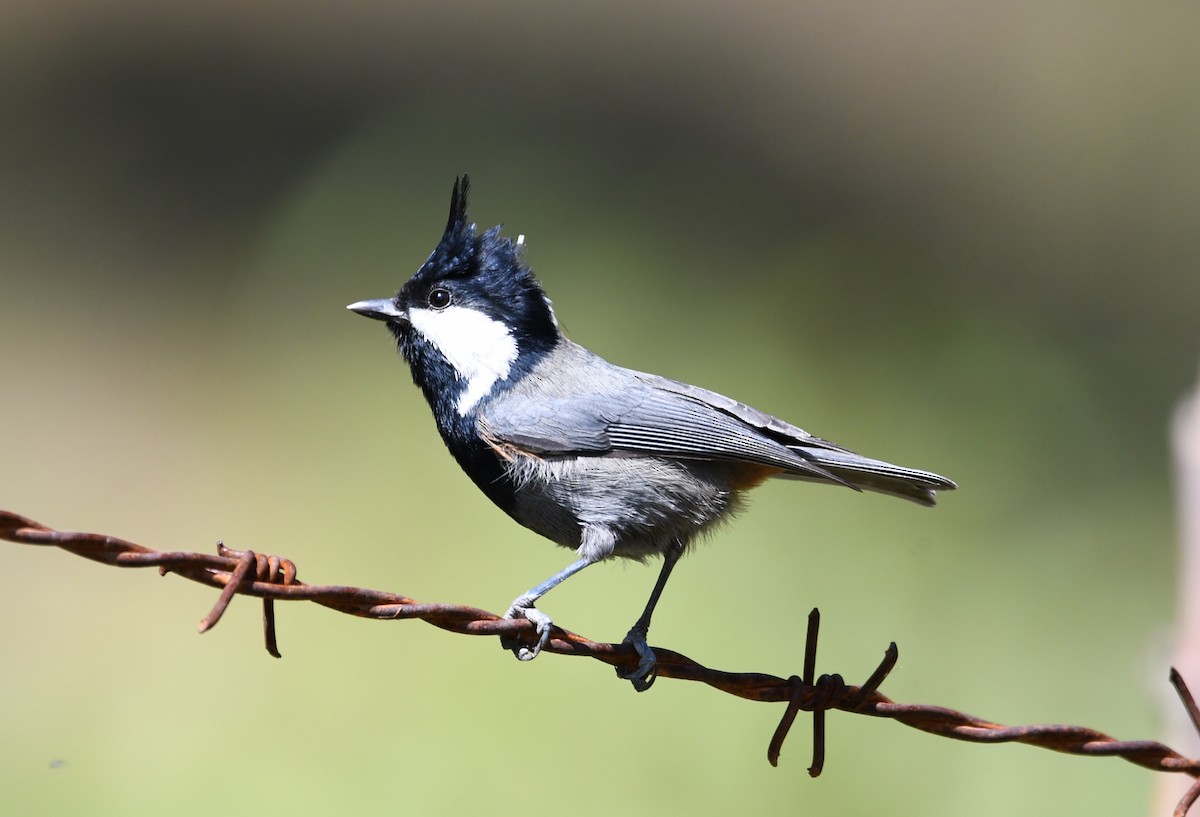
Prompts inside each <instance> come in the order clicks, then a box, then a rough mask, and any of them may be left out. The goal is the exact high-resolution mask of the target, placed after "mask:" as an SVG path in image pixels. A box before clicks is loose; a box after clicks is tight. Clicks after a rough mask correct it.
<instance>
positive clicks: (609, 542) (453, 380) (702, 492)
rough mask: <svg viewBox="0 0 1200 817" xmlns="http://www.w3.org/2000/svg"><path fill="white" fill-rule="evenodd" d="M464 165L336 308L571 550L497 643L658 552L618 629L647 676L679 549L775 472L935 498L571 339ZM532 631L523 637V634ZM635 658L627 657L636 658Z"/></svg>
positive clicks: (491, 484)
mask: <svg viewBox="0 0 1200 817" xmlns="http://www.w3.org/2000/svg"><path fill="white" fill-rule="evenodd" d="M469 189H470V178H469V177H468V176H467V175H466V174H464V175H463V176H461V177H460V178H456V179H455V181H454V187H453V189H452V191H451V195H450V215H449V218H448V219H447V222H446V228H445V231H444V233H443V234H442V237H441V240H440V241H439V242H438V244H437V246H436V247H435V248H434V250H433V252H432V253H431V254H430V255H429V257H428V259H427V260H426V261H425V262H424V263H423V264H422V265H421V266H420V267H419V268H418V269H417V271H416V272H415V273H414V274H413V275H412V277H411V278H410V279H409V280H408V281H407V282H406V283H405V284H404V285H403V286H401V287H400V289H399V291H398V292H397V293H396V294H395V295H394V296H392V297H390V298H381V299H374V300H364V301H358V302H356V303H352V304H350V305H349V306H348V307H347V309H349V310H351V311H352V312H355V313H357V314H359V315H362V316H365V317H368V318H373V319H375V320H379V321H382V322H383V323H384V324H386V326H387V328H388V330H389V331H390V332H391V334H392V336H393V337H394V339H395V341H396V343H397V345H398V347H399V351H400V353H401V354H402V356H403V357H404V359H405V360H406V361H407V363H408V366H409V369H410V371H411V374H412V379H413V382H414V383H415V384H416V386H417V387H418V388H419V389H420V390H421V392H423V394H424V396H425V399H426V401H427V402H428V403H429V406H430V408H431V409H432V412H433V418H434V421H435V423H436V425H437V430H438V432H439V433H440V434H441V437H442V440H443V442H444V443H445V445H446V447H447V448H448V449H449V451H450V453H451V454H452V455H453V457H454V459H455V460H456V461H457V462H458V464H459V465H460V466H461V467H462V470H463V471H465V472H466V474H467V476H468V477H470V479H471V481H472V482H474V483H475V485H476V486H477V487H478V488H479V490H480V491H482V492H483V494H484V495H485V496H486V497H487V498H488V499H490V500H491V501H492V502H493V503H495V504H496V505H497V506H498V507H499V508H500V509H501V510H503V511H504V512H505V513H507V514H508V515H509V516H510V517H512V518H513V519H514V520H516V521H517V522H518V523H520V524H521V525H523V526H525V527H526V528H528V529H530V530H532V531H534V532H536V533H538V534H540V535H542V536H544V537H545V538H547V539H549V540H551V541H552V542H554V543H555V544H558V545H561V546H562V547H565V548H570V549H572V550H574V551H575V555H576V559H575V560H574V561H572V562H571V563H570V564H569V565H567V566H566V567H565V568H563V569H562V570H560V571H559V572H557V573H555V574H554V575H553V576H551V577H549V578H548V579H546V580H545V581H544V582H542V583H540V584H538V585H536V586H534V587H533V588H531V589H530V590H528V591H527V592H525V593H522V594H521V595H520V596H518V597H517V598H516V599H515V600H514V601H513V603H512V605H511V606H510V607H509V608H508V611H507V612H506V613H505V615H504V617H505V618H506V619H521V618H523V619H526V620H528V621H529V622H530V623H532V624H533V627H534V633H533V635H532V636H531V637H530V638H529V639H524V640H523V639H521V638H519V637H517V636H512V635H510V636H507V637H506V638H505V639H503V640H502V644H503V645H504V646H505V647H506V648H507V649H510V650H511V651H512V652H513V653H514V654H515V655H516V657H517V658H519V659H521V660H524V661H528V660H531V659H533V658H535V657H536V656H537V655H538V653H539V652H541V651H542V649H543V648H544V647H545V646H546V644H547V643H548V640H549V638H550V635H551V631H552V629H553V620H552V619H551V617H550V616H549V615H548V614H546V613H545V612H544V611H543V610H541V609H539V608H538V607H537V606H536V605H537V602H538V601H539V600H540V599H541V598H542V596H544V595H545V594H546V593H547V592H549V591H550V590H551V589H553V588H554V587H556V586H558V585H559V584H561V583H562V582H563V581H564V580H566V579H568V578H570V577H571V576H573V575H575V574H576V573H578V572H579V571H581V570H583V569H584V568H586V567H588V566H590V565H593V564H596V563H597V562H602V561H605V560H608V559H612V558H626V559H632V560H636V561H642V562H644V561H646V560H647V559H648V558H651V557H661V558H662V567H661V569H660V571H659V574H658V578H657V581H656V582H655V584H654V588H653V590H652V591H651V594H650V597H649V599H648V600H647V602H646V605H645V607H644V609H643V611H642V614H641V615H640V616H639V617H638V619H637V620H636V621H635V623H634V625H633V626H632V627H631V628H630V630H629V632H628V633H627V634H626V636H625V638H624V639H623V641H622V644H625V645H629V646H630V647H632V648H633V651H634V653H635V654H636V658H637V666H636V667H635V668H633V669H629V670H622V669H620V668H618V675H620V676H621V677H622V678H625V679H627V680H629V681H630V682H631V683H632V685H633V688H634V689H635V690H637V691H639V692H641V691H645V690H646V689H649V688H650V686H651V685H652V684H653V683H654V680H655V678H656V677H657V661H656V659H655V655H654V651H653V649H651V648H650V646H649V643H648V640H647V638H648V633H649V629H650V620H651V617H652V615H653V613H654V610H655V608H656V606H657V604H658V602H659V598H660V597H661V595H662V592H663V588H664V587H665V586H666V584H667V580H668V579H669V578H670V576H671V572H672V570H673V569H674V567H675V564H676V563H677V562H678V561H679V559H680V557H681V556H683V555H684V553H685V552H687V551H688V549H689V548H690V546H691V545H692V544H693V543H694V542H696V541H697V539H698V538H700V537H701V536H702V535H703V534H705V533H707V532H710V531H711V530H712V529H713V528H714V527H715V526H717V525H718V524H720V523H721V522H723V521H726V520H728V519H729V518H730V517H731V516H732V515H733V514H735V513H736V512H737V511H738V510H739V509H741V508H742V506H743V498H744V495H745V493H746V492H747V491H749V490H750V489H752V488H754V487H756V486H758V485H760V484H761V483H763V482H764V481H766V480H768V479H776V478H781V479H791V480H800V481H804V482H815V483H826V484H831V485H838V486H842V487H845V488H851V489H854V490H857V491H864V490H865V491H874V492H878V493H882V494H888V495H891V496H896V497H901V498H903V499H907V500H911V501H913V502H915V503H917V504H919V505H927V506H930V505H933V504H934V500H935V496H936V493H937V492H938V491H947V490H952V489H954V488H956V487H957V486H956V485H955V483H954V482H953V481H951V480H949V479H947V478H945V477H942V476H939V475H938V474H934V473H931V472H928V471H921V470H917V469H913V468H905V467H902V466H898V465H892V464H890V463H887V462H884V461H882V460H877V459H870V458H867V457H862V456H859V455H858V454H855V453H853V452H852V451H850V450H849V449H846V448H843V447H841V446H839V445H836V444H834V443H831V442H829V441H827V440H823V439H821V438H819V437H815V436H813V435H811V434H809V433H808V432H807V431H804V430H803V429H801V428H798V427H796V426H794V425H792V424H790V423H788V422H785V421H784V420H781V419H779V418H777V417H773V416H771V415H769V414H766V413H764V412H762V411H759V410H758V409H755V408H752V407H750V406H748V405H746V404H745V403H741V402H739V401H737V400H734V399H732V398H729V397H726V396H724V395H721V394H718V393H717V392H714V391H709V390H707V389H703V388H700V387H698V386H692V385H689V384H687V383H682V382H679V381H675V380H670V379H668V378H665V377H661V376H659V375H655V374H648V373H646V372H640V371H635V370H633V369H627V368H623V367H621V366H617V365H615V364H613V363H610V362H608V361H607V360H605V359H604V358H602V357H600V356H599V355H597V354H595V353H593V352H591V351H589V350H588V349H586V348H584V347H583V346H581V345H579V344H578V343H576V342H574V341H572V340H570V339H569V338H568V337H567V336H566V335H565V334H564V333H563V331H562V328H561V327H560V326H559V322H558V319H557V317H556V316H555V310H554V306H553V304H552V303H551V301H550V299H549V297H547V295H546V293H545V291H544V290H543V289H542V286H541V285H540V284H539V282H538V280H537V279H536V278H535V276H534V274H533V271H532V269H531V268H530V266H529V265H528V263H527V262H526V260H525V244H524V237H523V236H521V237H519V238H518V239H517V240H516V241H513V240H512V239H510V238H507V237H505V236H503V235H502V234H501V226H502V225H498V226H496V227H493V228H491V229H488V230H486V231H484V232H479V231H478V230H477V229H476V225H475V224H474V223H473V222H471V221H470V219H469V218H468V216H467V198H468V193H469ZM525 640H532V642H533V643H532V644H526V643H525ZM632 657H633V656H631V660H630V662H629V664H632Z"/></svg>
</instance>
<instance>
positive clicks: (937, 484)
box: [787, 445, 958, 505]
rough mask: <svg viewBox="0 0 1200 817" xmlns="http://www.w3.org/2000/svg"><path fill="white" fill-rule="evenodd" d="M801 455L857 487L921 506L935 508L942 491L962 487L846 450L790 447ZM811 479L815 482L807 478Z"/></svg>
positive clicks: (937, 476) (912, 469)
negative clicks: (939, 492) (932, 506)
mask: <svg viewBox="0 0 1200 817" xmlns="http://www.w3.org/2000/svg"><path fill="white" fill-rule="evenodd" d="M789 447H790V448H791V449H792V450H793V451H795V452H796V453H797V454H799V455H800V456H802V457H804V458H805V459H806V460H808V461H809V462H811V463H813V464H814V465H817V466H820V467H821V468H824V469H825V470H827V471H829V472H830V473H832V474H834V475H835V476H837V477H839V478H840V479H841V480H844V481H845V482H847V483H849V485H850V486H851V487H853V488H861V489H863V490H867V491H876V492H877V493H881V494H889V495H891V496H897V497H900V498H901V499H909V500H912V501H913V502H916V503H918V504H921V505H933V504H935V502H936V499H935V497H936V496H937V492H938V491H953V490H954V489H955V488H957V487H958V486H957V485H955V484H954V482H953V481H952V480H949V479H946V478H945V477H943V476H939V475H938V474H934V473H931V472H929V471H919V470H917V469H915V468H904V467H903V466H900V465H892V464H891V463H890V462H884V461H883V460H873V459H870V458H868V457H860V456H859V455H858V454H854V453H851V452H849V451H846V450H843V449H826V448H810V447H808V446H799V445H798V446H789ZM787 476H788V477H789V478H792V479H806V477H805V476H803V475H800V474H795V475H793V474H788V475H787ZM807 479H810V480H811V479H812V478H811V477H807Z"/></svg>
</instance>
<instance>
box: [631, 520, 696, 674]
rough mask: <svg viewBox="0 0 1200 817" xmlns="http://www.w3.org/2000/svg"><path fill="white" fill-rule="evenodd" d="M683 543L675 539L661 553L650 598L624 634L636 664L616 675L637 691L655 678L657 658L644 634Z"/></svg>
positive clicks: (682, 547)
mask: <svg viewBox="0 0 1200 817" xmlns="http://www.w3.org/2000/svg"><path fill="white" fill-rule="evenodd" d="M684 549H685V548H684V544H683V542H680V541H678V540H676V541H675V542H674V543H673V544H672V545H671V546H670V547H669V548H667V551H666V553H664V554H663V566H662V570H661V571H659V574H658V581H656V582H655V583H654V590H652V591H651V592H650V599H649V601H647V602H646V609H645V610H643V611H642V615H641V616H640V617H639V618H638V620H637V621H636V622H634V625H633V627H631V628H630V629H629V633H628V634H627V635H626V636H625V640H624V641H622V642H621V643H622V644H629V645H631V646H632V647H633V648H634V649H635V650H637V654H638V659H639V660H638V666H637V669H635V670H634V671H633V672H630V673H628V674H626V673H623V672H621V670H620V669H618V670H617V675H619V676H620V677H622V678H624V679H625V680H627V681H629V682H630V683H631V684H633V688H634V689H635V690H637V691H638V692H645V691H646V690H648V689H649V688H650V686H651V685H652V684H653V683H654V679H655V678H657V677H658V676H657V674H656V670H657V667H658V660H657V659H656V658H655V657H654V650H652V649H650V645H649V644H647V643H646V635H647V634H648V633H649V632H650V617H651V616H652V615H654V608H655V606H657V605H658V597H659V596H661V595H662V591H663V588H664V587H666V586H667V579H669V578H671V571H672V570H673V569H674V568H675V563H676V562H678V561H679V557H680V556H682V555H683V551H684Z"/></svg>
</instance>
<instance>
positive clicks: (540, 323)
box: [347, 175, 561, 416]
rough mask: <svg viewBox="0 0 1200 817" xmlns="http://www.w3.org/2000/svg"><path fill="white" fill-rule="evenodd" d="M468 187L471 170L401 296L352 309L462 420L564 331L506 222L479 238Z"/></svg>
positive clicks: (432, 398) (433, 399)
mask: <svg viewBox="0 0 1200 817" xmlns="http://www.w3.org/2000/svg"><path fill="white" fill-rule="evenodd" d="M469 184H470V181H469V179H468V177H467V176H465V175H464V176H463V177H462V178H461V179H457V180H455V182H454V190H453V192H452V193H451V194H450V217H449V219H448V220H447V222H446V231H445V233H444V234H443V235H442V240H441V241H440V242H439V243H438V245H437V247H436V248H434V250H433V252H432V253H431V254H430V256H429V258H428V259H427V260H426V261H425V263H424V264H422V265H421V268H420V269H418V270H417V272H416V273H415V274H414V275H413V276H412V278H410V279H409V280H408V282H407V283H405V284H404V286H402V287H401V288H400V291H399V292H397V293H396V295H395V297H392V298H382V299H378V300H371V301H359V302H358V303H353V304H350V306H349V307H347V308H348V309H350V310H352V311H354V312H357V313H358V314H360V315H364V316H366V317H368V318H375V319H376V320H381V321H384V322H385V323H386V324H387V326H388V329H390V330H391V332H392V334H393V335H395V336H396V340H397V342H398V344H399V346H400V351H401V352H402V353H403V354H404V357H405V359H406V360H407V361H408V363H409V366H410V367H411V368H412V374H413V380H414V381H415V382H416V383H417V385H418V386H420V387H421V388H422V390H423V391H424V392H425V396H426V398H428V399H429V402H430V403H431V404H433V405H434V408H435V411H437V409H438V406H439V404H443V405H444V404H446V402H447V401H449V405H452V406H453V409H454V411H455V412H456V413H457V414H458V415H459V416H466V415H467V414H469V413H470V412H471V411H472V410H473V409H474V408H475V407H476V406H477V405H478V404H479V401H480V400H482V399H483V398H485V397H487V396H488V395H489V394H491V393H492V392H493V391H494V390H495V389H497V388H500V387H502V385H503V384H504V383H505V382H508V381H510V380H511V378H513V377H515V376H517V375H518V374H519V373H521V372H523V371H527V370H528V369H529V368H530V367H532V366H533V364H534V363H536V362H537V360H539V359H541V357H542V356H544V355H545V354H547V353H548V352H549V351H550V350H551V349H553V348H554V346H555V344H556V343H557V342H558V339H559V338H560V337H561V336H560V334H559V329H558V323H557V321H556V320H555V318H554V310H553V309H552V307H551V305H550V301H549V299H548V298H547V297H546V294H545V293H544V292H543V291H542V288H541V287H540V286H539V285H538V282H537V280H536V279H535V278H534V277H533V273H532V272H531V271H530V270H529V267H528V266H526V265H525V263H524V261H523V260H522V258H521V247H520V245H518V244H514V243H513V242H512V241H511V240H509V239H508V238H505V237H503V236H501V235H500V227H499V226H496V227H493V228H492V229H490V230H488V231H487V232H485V233H482V234H479V233H477V232H476V231H475V225H474V224H472V223H471V222H470V221H468V219H467V190H468V187H469Z"/></svg>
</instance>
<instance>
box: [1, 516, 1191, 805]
mask: <svg viewBox="0 0 1200 817" xmlns="http://www.w3.org/2000/svg"><path fill="white" fill-rule="evenodd" d="M0 539H7V540H9V541H11V542H17V543H19V544H26V545H38V546H50V547H57V548H60V549H62V550H65V551H67V552H69V553H73V554H75V555H77V556H82V557H83V558H85V559H91V560H93V561H97V562H102V563H104V564H108V565H114V566H117V567H157V568H159V572H160V573H164V574H165V573H174V574H175V575H177V576H182V577H183V578H185V579H190V580H191V581H194V582H199V583H201V584H206V585H209V586H211V587H216V588H219V589H220V590H221V593H220V595H219V596H218V598H217V602H216V604H214V605H213V608H212V610H211V611H210V612H209V614H208V615H207V616H205V617H204V618H203V619H201V622H200V631H201V632H204V631H206V630H209V629H211V628H212V627H214V626H216V624H217V622H218V621H220V618H221V615H222V614H223V613H224V612H225V609H226V608H227V607H228V606H229V603H230V602H231V601H232V600H233V597H234V596H237V595H244V596H254V597H257V598H260V599H262V600H263V626H264V634H265V640H266V648H267V651H268V652H269V653H271V655H274V656H276V657H279V651H278V649H277V648H276V644H275V615H274V609H273V607H272V603H273V602H274V601H299V600H305V601H311V602H314V603H316V604H319V605H321V606H323V607H328V608H330V609H333V610H337V611H339V612H342V613H346V614H348V615H354V616H360V617H363V618H374V619H384V620H399V619H413V618H418V619H421V620H423V621H426V622H428V623H430V624H432V625H434V626H435V627H440V628H442V629H444V630H449V631H451V632H456V633H464V634H468V635H487V636H499V635H517V634H520V633H523V632H526V631H529V630H531V628H532V625H531V624H530V623H529V622H528V621H525V620H524V619H503V618H501V617H500V616H498V615H496V614H495V613H491V612H488V611H487V610H481V609H479V608H475V607H467V606H464V605H457V604H432V603H422V602H418V601H415V600H413V599H410V598H408V597H406V596H401V595H397V594H395V593H387V592H384V591H380V590H369V589H366V588H360V587H346V586H340V585H328V586H327V585H312V584H305V583H304V582H302V581H299V580H298V579H297V578H296V573H297V571H296V566H295V564H294V563H292V562H291V561H289V560H287V559H282V558H280V557H278V556H264V555H262V554H259V553H256V552H254V551H252V550H246V551H236V550H231V549H229V548H227V547H225V546H224V545H223V544H221V543H218V545H217V554H216V555H211V554H205V553H189V552H173V551H160V550H154V549H153V548H148V547H145V546H143V545H138V544H135V543H133V542H129V541H126V540H124V539H118V538H116V537H113V536H105V535H103V534H97V533H77V532H69V531H58V530H54V529H52V528H49V527H47V526H45V525H42V524H40V523H38V522H35V521H33V520H32V519H28V518H26V517H23V516H20V515H18V514H14V513H10V512H8V511H2V510H0ZM819 626H820V614H819V612H818V611H817V610H813V611H812V613H810V614H809V626H808V632H807V636H806V639H805V652H804V663H803V672H804V674H803V676H800V677H798V676H795V675H793V676H791V677H790V678H787V679H784V678H779V677H776V676H774V675H768V674H766V673H752V672H725V671H722V670H716V669H711V668H709V667H705V666H703V665H702V664H699V663H697V662H695V661H693V660H692V659H690V658H688V657H687V656H685V655H682V654H680V653H677V652H675V651H673V650H668V649H665V648H661V647H655V648H654V652H655V655H656V657H657V658H658V677H660V678H676V679H678V680H685V681H699V682H701V683H704V684H707V685H708V686H710V687H712V688H714V689H716V690H719V691H721V692H725V693H728V694H730V695H736V696H738V697H739V698H745V699H747V700H751V701H764V702H786V703H787V708H786V709H785V711H784V714H783V717H782V718H781V719H780V722H779V726H778V727H776V729H775V733H774V735H773V736H772V738H771V743H770V745H769V747H768V750H767V759H768V760H769V761H770V762H771V765H773V766H774V765H777V764H778V761H779V753H780V750H781V748H782V745H783V741H784V739H785V738H786V737H787V733H788V731H789V730H790V728H791V726H792V724H793V723H794V722H795V719H796V716H797V714H798V713H799V712H801V711H805V712H812V713H813V759H812V764H811V765H810V766H809V770H808V771H809V774H810V775H812V776H813V777H816V776H817V775H819V774H820V773H821V770H822V768H823V766H824V761H825V713H826V712H828V711H829V710H832V709H837V710H841V711H843V712H850V713H853V714H859V715H868V716H871V717H877V718H890V719H891V720H894V721H897V722H899V723H902V724H904V725H905V726H909V727H911V728H913V729H919V730H921V731H923V732H928V733H930V734H933V735H940V736H942V737H947V738H953V739H955V740H962V741H969V742H973V743H1024V744H1028V745H1031V746H1039V747H1041V748H1044V749H1051V750H1053V751H1056V752H1066V753H1069V754H1074V755H1082V756H1085V757H1111V756H1116V757H1121V758H1124V759H1125V760H1127V761H1129V762H1130V763H1135V764H1137V765H1139V766H1142V767H1143V768H1146V769H1151V770H1153V771H1159V772H1177V773H1182V774H1188V775H1191V776H1192V777H1197V778H1200V759H1196V758H1188V757H1184V756H1183V755H1181V754H1179V753H1178V752H1176V751H1175V750H1173V749H1171V748H1170V747H1168V746H1164V745H1163V744H1161V743H1158V742H1155V741H1148V740H1140V741H1119V740H1116V739H1115V738H1112V737H1109V736H1108V735H1106V734H1104V733H1102V732H1097V731H1096V730H1094V729H1088V728H1086V727H1082V726H1066V725H1061V724H1039V725H1032V726H1005V725H1003V724H998V723H993V722H991V721H987V720H984V719H982V718H977V717H975V716H974V715H968V714H966V713H964V712H958V711H956V710H954V709H949V708H946V707H940V706H931V705H927V704H901V703H896V702H895V701H892V700H891V699H890V698H888V697H887V696H886V695H884V694H883V693H881V692H879V686H880V685H881V684H882V683H883V681H884V680H885V679H886V678H887V675H888V673H889V672H891V670H892V669H893V668H894V667H895V665H896V660H897V657H898V655H899V653H898V651H897V649H896V645H895V643H892V644H891V645H890V646H889V647H888V649H887V650H886V651H885V652H884V656H883V660H882V661H881V662H880V664H879V666H878V667H877V668H876V669H875V671H874V672H873V673H871V676H870V677H869V678H868V679H867V681H866V682H865V683H864V684H863V685H862V686H859V687H856V686H852V685H848V684H846V683H845V681H844V680H843V679H842V677H841V676H840V675H836V674H834V675H822V676H820V677H819V678H816V679H814V677H813V676H814V675H815V673H816V651H817V633H818V629H819ZM543 652H550V653H559V654H561V655H580V656H588V657H590V658H594V659H596V660H597V661H602V662H604V663H606V664H608V665H610V666H621V665H627V664H629V663H630V662H636V661H637V656H636V653H635V651H634V649H633V647H632V646H630V645H627V644H606V643H603V642H595V641H591V640H589V639H587V638H584V637H583V636H581V635H579V634H577V633H573V632H571V631H569V630H564V629H562V628H561V627H554V628H553V631H552V633H551V637H550V641H549V643H548V644H547V645H546V647H545V649H544V650H543ZM1170 680H1171V683H1172V684H1173V685H1174V686H1175V689H1176V691H1177V692H1178V693H1179V697H1180V699H1181V701H1182V702H1183V705H1184V707H1185V708H1186V709H1187V711H1188V715H1189V717H1191V719H1192V723H1193V725H1195V726H1196V728H1197V731H1198V732H1200V708H1197V705H1196V701H1195V699H1194V698H1193V697H1192V695H1191V692H1190V691H1189V690H1188V688H1187V685H1186V684H1185V683H1184V682H1183V678H1182V677H1180V675H1179V673H1178V672H1176V671H1175V670H1174V669H1172V670H1171V675H1170ZM1197 799H1200V780H1198V781H1197V782H1196V783H1194V784H1193V785H1192V787H1191V788H1190V789H1189V790H1188V792H1187V794H1186V795H1184V797H1183V799H1182V800H1180V802H1179V805H1178V807H1177V808H1176V810H1175V815H1176V817H1182V815H1184V814H1186V813H1187V811H1188V809H1190V808H1191V806H1192V804H1193V803H1194V802H1195V801H1196V800H1197Z"/></svg>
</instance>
